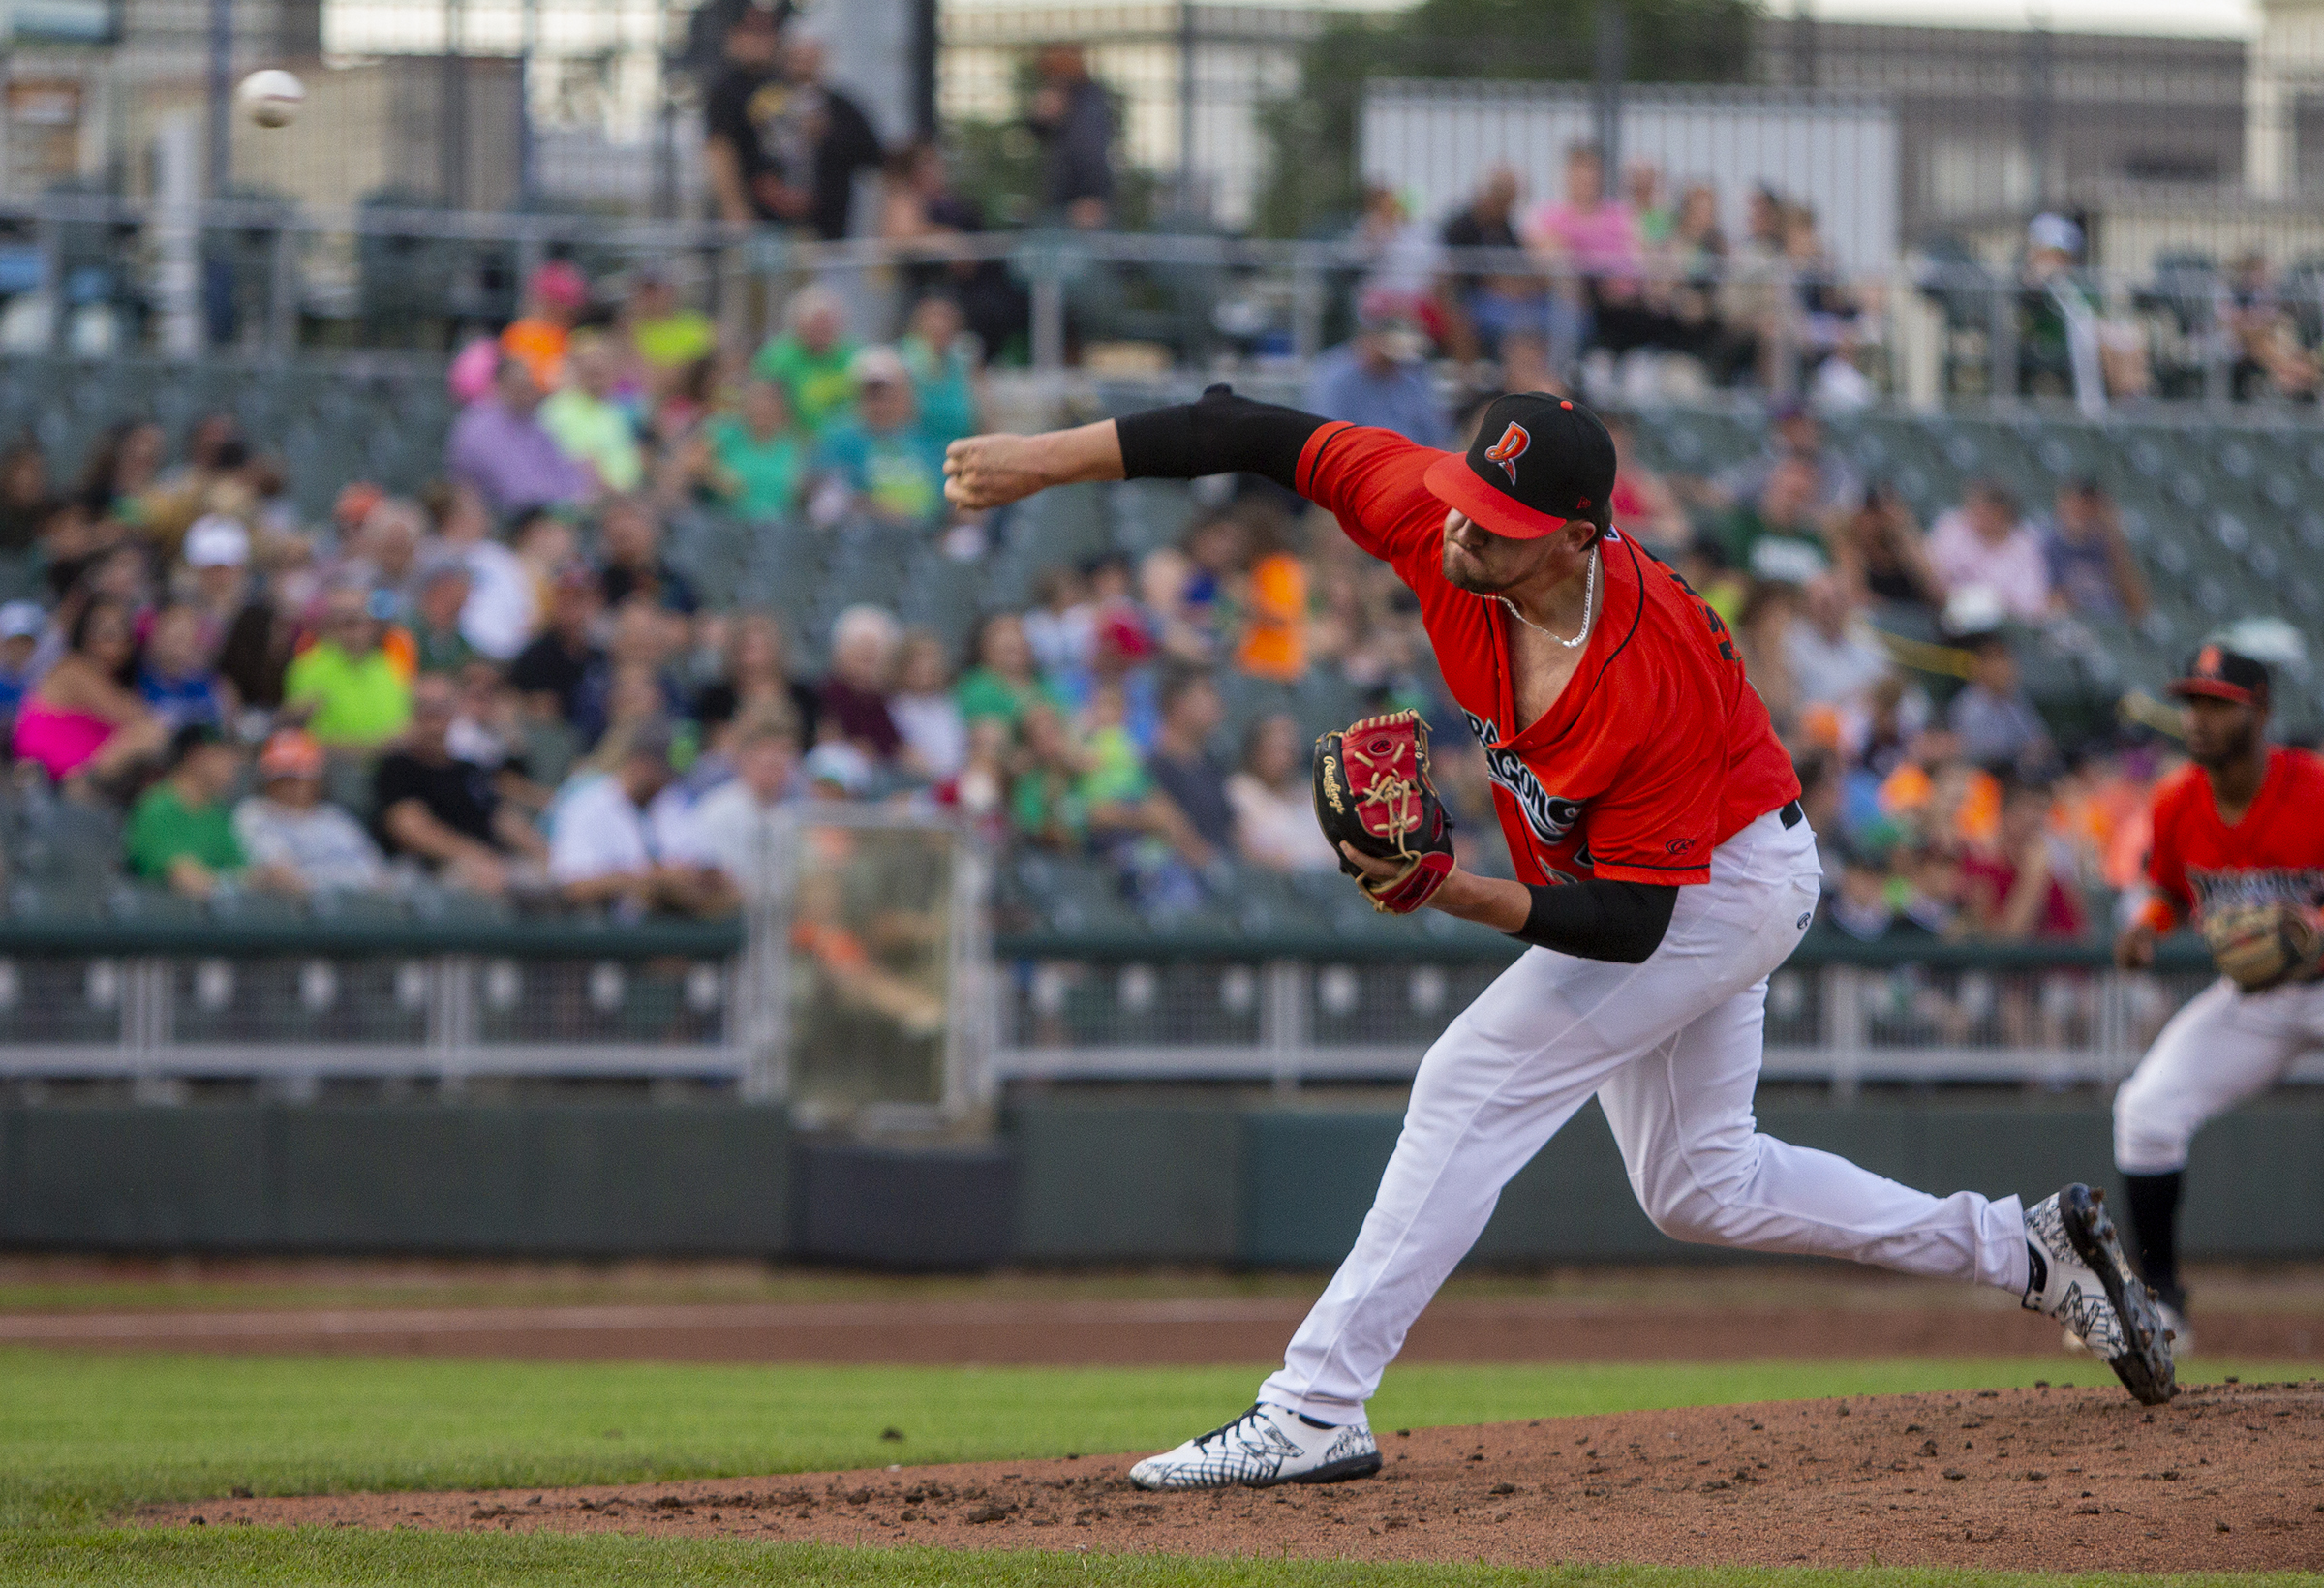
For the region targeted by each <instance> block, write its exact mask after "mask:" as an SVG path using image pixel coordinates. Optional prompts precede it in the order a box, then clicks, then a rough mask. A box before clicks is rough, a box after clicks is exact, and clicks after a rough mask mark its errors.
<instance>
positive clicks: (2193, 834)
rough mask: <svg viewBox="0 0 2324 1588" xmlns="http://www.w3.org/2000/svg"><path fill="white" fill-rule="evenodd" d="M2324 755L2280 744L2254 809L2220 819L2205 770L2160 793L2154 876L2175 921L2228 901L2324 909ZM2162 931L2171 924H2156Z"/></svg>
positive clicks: (2165, 785)
mask: <svg viewBox="0 0 2324 1588" xmlns="http://www.w3.org/2000/svg"><path fill="white" fill-rule="evenodd" d="M2319 812H2324V757H2319V756H2317V755H2315V754H2314V753H2312V752H2311V751H2309V750H2305V749H2286V748H2283V747H2281V746H2276V747H2274V748H2271V749H2269V751H2268V770H2267V775H2266V776H2265V777H2263V778H2262V779H2260V782H2259V793H2258V794H2256V795H2255V796H2253V798H2252V801H2251V809H2248V810H2247V811H2245V812H2244V819H2243V820H2242V821H2239V822H2237V823H2236V824H2235V825H2234V826H2233V827H2230V826H2228V825H2227V824H2226V823H2225V822H2223V821H2221V820H2219V807H2218V803H2217V801H2216V800H2214V799H2213V798H2212V793H2211V779H2209V778H2207V777H2205V776H2204V774H2203V769H2202V768H2201V767H2195V766H2186V767H2181V768H2180V769H2179V770H2178V771H2177V772H2174V773H2172V774H2171V775H2170V776H2169V777H2168V778H2165V779H2163V780H2162V782H2161V784H2160V785H2159V786H2157V787H2156V790H2155V847H2154V849H2153V851H2152V852H2151V853H2149V855H2148V856H2147V878H2148V880H2149V881H2151V882H2153V883H2154V885H2155V893H2156V898H2157V899H2158V900H2159V901H2161V902H2162V903H2163V904H2165V905H2167V906H2168V907H2169V910H2170V912H2171V915H2172V918H2173V920H2174V921H2177V920H2185V919H2186V917H2188V916H2190V915H2192V916H2200V915H2201V914H2202V913H2203V912H2204V911H2205V910H2210V909H2217V908H2219V907H2220V906H2221V905H2226V904H2264V903H2271V902H2276V901H2284V902H2289V903H2297V904H2305V905H2307V906H2308V907H2309V908H2310V909H2315V908H2318V907H2324V815H2319ZM2155 924H2156V926H2164V925H2168V924H2170V923H2166V922H2162V921H2157V922H2156V923H2155Z"/></svg>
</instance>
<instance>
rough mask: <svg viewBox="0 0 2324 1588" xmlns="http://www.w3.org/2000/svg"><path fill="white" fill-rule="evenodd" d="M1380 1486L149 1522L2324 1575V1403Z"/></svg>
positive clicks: (2249, 1392) (914, 1481)
mask: <svg viewBox="0 0 2324 1588" xmlns="http://www.w3.org/2000/svg"><path fill="white" fill-rule="evenodd" d="M1379 1432H1380V1434H1381V1435H1382V1439H1381V1445H1382V1449H1383V1451H1384V1453H1385V1454H1386V1455H1387V1457H1388V1468H1387V1471H1386V1472H1385V1473H1384V1474H1382V1476H1381V1477H1379V1478H1376V1479H1371V1480H1367V1481H1358V1482H1351V1483H1340V1484H1334V1485H1330V1486H1322V1487H1313V1488H1310V1487H1285V1488H1277V1489H1268V1490H1252V1489H1233V1490H1227V1491H1222V1492H1211V1493H1199V1494H1146V1493H1142V1492H1140V1491H1139V1490H1136V1489H1133V1488H1132V1487H1130V1485H1129V1483H1128V1481H1126V1480H1125V1479H1124V1478H1123V1476H1122V1475H1123V1473H1124V1472H1125V1471H1127V1469H1128V1467H1129V1464H1130V1460H1131V1459H1132V1458H1131V1457H1127V1456H1102V1457H1099V1456H1081V1457H1072V1456H1068V1457H1065V1458H1063V1459H1060V1460H1054V1461H1012V1462H1003V1463H991V1464H984V1465H973V1466H956V1467H916V1468H891V1469H889V1470H887V1471H884V1472H852V1473H810V1474H805V1475H793V1476H790V1477H782V1478H764V1479H755V1480H751V1479H723V1480H716V1481H704V1482H687V1483H654V1484H635V1485H626V1486H613V1487H593V1488H578V1489H553V1490H547V1491H534V1490H525V1489H518V1490H505V1491H498V1492H487V1493H466V1494H352V1495H330V1496H315V1497H304V1498H287V1499H250V1500H242V1499H236V1500H223V1501H209V1502H204V1503H202V1504H199V1505H189V1506H166V1507H162V1506H157V1507H149V1508H147V1509H145V1510H144V1511H142V1512H139V1513H138V1520H140V1521H143V1522H146V1523H149V1524H153V1525H160V1526H169V1525H184V1524H198V1525H212V1526H215V1525H217V1524H219V1523H232V1522H245V1521H247V1522H255V1523H263V1524H268V1525H275V1526H285V1525H308V1526H324V1527H330V1526H355V1527H392V1526H404V1527H432V1528H442V1529H445V1530H450V1531H485V1530H496V1529H497V1530H517V1531H529V1530H534V1529H548V1530H562V1531H566V1532H623V1533H640V1534H650V1535H675V1534H717V1535H724V1536H728V1537H741V1538H749V1539H769V1540H773V1539H786V1540H811V1541H816V1542H826V1543H847V1544H854V1543H889V1542H897V1543H903V1542H909V1543H923V1544H934V1545H939V1546H943V1547H950V1548H963V1549H991V1548H1020V1549H1022V1548H1034V1549H1075V1548H1087V1549H1098V1550H1120V1551H1140V1552H1156V1553H1166V1554H1178V1555H1240V1554H1264V1555H1270V1556H1271V1555H1281V1554H1283V1553H1285V1552H1289V1553H1291V1554H1294V1555H1302V1556H1322V1557H1330V1558H1346V1559H1361V1560H1464V1561H1467V1560H1483V1561H1490V1562H1495V1563H1501V1564H1506V1565H1513V1566H1524V1565H1541V1564H1544V1563H1546V1562H1552V1561H1589V1562H1605V1563H1613V1562H1623V1561H1636V1562H1650V1563H1656V1564H1664V1565H1671V1566H1695V1565H1707V1564H1715V1563H1721V1562H1733V1563H1743V1564H1756V1565H1767V1566H1782V1565H1792V1564H1811V1565H1819V1566H1843V1565H1850V1566H1852V1565H1863V1564H1866V1563H1867V1562H1871V1561H1874V1560H1877V1561H1879V1562H1880V1563H1881V1564H1883V1565H1892V1566H1893V1565H1915V1566H1922V1565H1925V1566H1940V1565H1952V1566H1983V1567H1996V1568H2005V1569H2011V1570H2016V1571H2095V1570H2101V1569H2113V1570H2124V1571H2146V1572H2154V1571H2171V1572H2194V1571H2240V1572H2251V1571H2270V1570H2281V1569H2286V1568H2297V1567H2312V1566H2314V1565H2315V1564H2316V1563H2317V1562H2318V1561H2319V1560H2324V1384H2319V1383H2318V1382H2317V1381H2315V1380H2309V1381H2307V1382H2305V1383H2301V1384H2253V1385H2240V1386H2239V1385H2222V1386H2214V1387H2206V1388H2204V1389H2193V1390H2189V1391H2187V1392H2186V1393H2185V1394H2183V1395H2182V1396H2181V1397H2180V1398H2179V1399H2178V1400H2177V1401H2176V1402H2174V1403H2173V1404H2172V1405H2171V1406H2169V1407H2166V1408H2163V1409H2160V1410H2156V1411H2149V1410H2148V1409H2147V1408H2145V1407H2142V1406H2139V1405H2137V1404H2135V1403H2134V1402H2132V1401H2131V1400H2129V1399H2128V1397H2126V1396H2125V1395H2124V1394H2123V1393H2122V1392H2121V1391H2120V1390H2119V1389H2114V1388H2113V1387H2112V1386H2111V1385H2110V1386H2108V1387H2106V1388H2104V1389H2091V1388H2084V1389H2064V1388H2063V1387H2062V1388H2059V1389H2014V1390H2001V1391H1993V1390H1986V1391H1981V1392H1977V1393H1972V1394H1951V1393H1948V1394H1928V1395H1899V1396H1892V1397H1884V1398H1880V1399H1872V1400H1857V1401H1853V1402H1850V1401H1829V1400H1826V1401H1787V1402H1779V1403H1772V1404H1766V1405H1758V1406H1722V1407H1705V1408H1694V1409H1689V1410H1682V1411H1670V1412H1631V1413H1624V1414H1621V1415H1619V1416H1612V1417H1590V1418H1566V1419H1546V1420H1542V1421H1539V1422H1522V1423H1518V1422H1510V1423H1495V1424H1489V1425H1486V1426H1482V1427H1471V1428H1423V1429H1414V1430H1412V1431H1411V1432H1409V1433H1401V1432H1398V1431H1397V1430H1395V1429H1390V1428H1384V1429H1381V1430H1379Z"/></svg>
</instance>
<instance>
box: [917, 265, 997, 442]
mask: <svg viewBox="0 0 2324 1588" xmlns="http://www.w3.org/2000/svg"><path fill="white" fill-rule="evenodd" d="M896 351H898V352H899V353H901V354H902V356H903V363H904V367H905V368H906V369H908V370H910V371H911V372H912V389H913V391H914V392H915V393H916V394H917V395H918V397H919V399H920V422H921V423H922V424H924V425H926V426H927V427H928V429H929V430H930V431H931V432H933V434H934V435H935V437H936V439H937V440H938V441H940V442H943V443H946V444H950V443H953V442H956V441H959V440H960V439H961V438H962V437H963V436H973V435H975V434H976V433H977V432H978V431H979V430H981V429H983V428H984V427H983V426H982V425H980V424H978V423H977V417H976V406H977V405H976V351H975V346H974V339H973V338H972V337H970V336H969V334H968V327H967V322H966V321H964V320H963V318H962V315H961V305H960V300H959V299H957V298H954V297H952V296H949V295H948V294H946V293H943V292H931V293H930V294H929V295H928V296H927V297H924V298H922V299H921V300H920V301H919V302H918V303H915V304H914V305H912V318H911V322H910V325H909V327H908V328H907V329H906V330H905V332H904V335H903V340H902V341H901V342H899V343H897V344H896Z"/></svg>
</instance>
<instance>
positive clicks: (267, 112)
mask: <svg viewBox="0 0 2324 1588" xmlns="http://www.w3.org/2000/svg"><path fill="white" fill-rule="evenodd" d="M234 98H236V99H237V100H240V101H241V102H242V109H243V113H244V114H246V115H248V116H249V117H250V119H251V120H253V121H255V122H257V123H258V124H259V125H260V126H261V127H288V126H290V125H291V121H292V120H293V119H295V118H296V117H297V115H298V107H300V106H301V105H304V104H305V103H306V101H307V85H306V84H305V83H303V82H300V81H299V80H298V79H297V78H296V77H294V76H291V74H290V73H288V72H285V71H284V70H283V69H282V68H280V67H275V66H270V67H268V68H266V69H265V70H264V71H262V72H253V73H252V74H251V75H250V76H247V77H244V78H243V79H242V85H241V86H240V87H239V88H236V89H235V90H234Z"/></svg>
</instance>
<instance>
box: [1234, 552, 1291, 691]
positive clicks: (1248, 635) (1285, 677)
mask: <svg viewBox="0 0 2324 1588" xmlns="http://www.w3.org/2000/svg"><path fill="white" fill-rule="evenodd" d="M1275 526H1276V520H1275V517H1274V515H1272V514H1269V515H1263V516H1261V517H1260V518H1259V520H1258V522H1256V523H1255V524H1254V525H1253V526H1252V540H1253V543H1254V544H1253V551H1254V554H1255V555H1254V556H1253V557H1252V559H1251V569H1250V573H1249V575H1248V579H1247V584H1246V591H1245V596H1244V602H1245V605H1244V612H1243V619H1242V634H1241V637H1240V638H1239V639H1238V641H1237V643H1236V647H1235V665H1236V666H1238V667H1239V668H1241V669H1242V671H1244V672H1246V673H1248V674H1250V675H1251V676H1252V677H1253V678H1266V679H1273V680H1274V681H1275V682H1276V683H1278V684H1297V683H1298V682H1299V681H1300V678H1301V676H1303V675H1304V674H1305V673H1306V671H1307V565H1306V563H1305V562H1303V561H1302V560H1301V559H1300V555H1299V554H1298V553H1297V552H1295V551H1293V550H1291V549H1290V548H1289V547H1288V546H1286V545H1284V544H1283V543H1282V537H1281V536H1280V535H1278V534H1276V533H1275Z"/></svg>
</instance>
